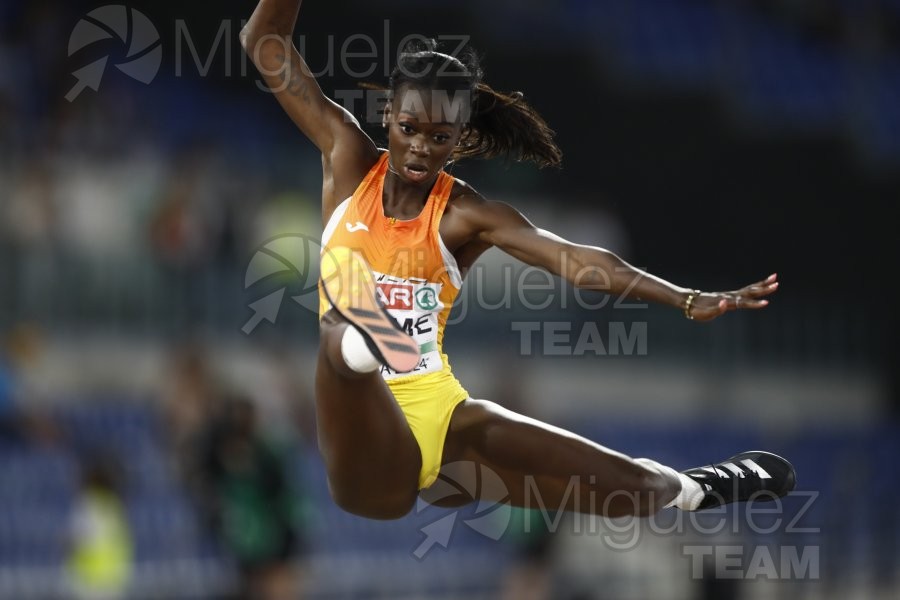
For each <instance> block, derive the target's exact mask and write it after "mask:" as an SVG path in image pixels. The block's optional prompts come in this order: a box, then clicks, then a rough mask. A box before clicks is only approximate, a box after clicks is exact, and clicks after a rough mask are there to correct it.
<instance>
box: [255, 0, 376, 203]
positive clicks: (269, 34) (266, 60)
mask: <svg viewBox="0 0 900 600" xmlns="http://www.w3.org/2000/svg"><path fill="white" fill-rule="evenodd" d="M300 3H301V0H260V2H259V4H258V5H257V7H256V10H254V11H253V14H252V15H251V16H250V20H249V21H248V22H247V24H246V25H245V26H244V28H243V29H242V30H241V35H240V37H241V45H242V46H243V47H244V50H245V51H246V52H247V54H248V55H249V56H250V59H251V60H252V61H253V64H254V65H256V68H257V69H259V72H260V73H261V74H262V76H263V79H264V80H265V82H266V85H268V86H269V88H270V89H271V90H272V91H273V93H274V94H275V97H276V98H277V99H278V102H280V103H281V106H282V107H283V108H284V110H285V112H287V114H288V115H289V116H290V117H291V119H292V120H293V121H294V123H295V124H296V125H297V127H299V128H300V130H301V131H303V133H304V134H306V137H308V138H309V139H310V140H311V141H312V142H313V144H315V145H316V147H317V148H318V149H319V150H320V151H321V152H322V160H323V166H324V168H325V171H326V173H325V174H326V189H325V194H324V196H323V203H324V206H323V209H324V212H325V213H326V219H327V217H328V215H330V214H331V212H332V210H333V209H334V207H335V206H336V202H339V201H340V200H343V199H344V197H346V195H348V190H349V193H352V191H353V189H355V187H356V184H357V183H359V180H360V179H361V178H362V176H364V175H365V172H366V171H367V170H368V167H369V166H371V163H372V162H374V161H375V160H376V159H377V157H378V149H377V147H376V146H375V144H374V142H372V140H371V138H369V136H367V135H366V134H365V132H364V131H363V130H362V129H361V128H360V126H359V122H358V121H357V120H356V118H355V117H354V116H353V115H352V114H351V113H350V112H349V111H347V110H346V109H344V108H343V107H342V106H340V105H339V104H337V103H336V102H333V101H332V100H331V99H329V98H327V97H326V96H325V94H323V93H322V89H321V88H320V87H319V84H318V83H317V82H316V79H315V77H313V75H312V73H311V72H310V70H309V67H308V66H307V65H306V61H304V60H303V57H301V56H300V53H299V52H298V51H297V49H296V47H295V46H294V43H293V42H292V39H291V38H292V37H293V34H294V27H295V25H296V23H297V15H298V13H299V11H300ZM332 169H334V170H335V173H334V174H333V175H334V177H333V178H332V177H331V175H332V173H331V171H332ZM329 185H332V186H333V187H334V188H337V189H331V190H330V189H328V186H329Z"/></svg>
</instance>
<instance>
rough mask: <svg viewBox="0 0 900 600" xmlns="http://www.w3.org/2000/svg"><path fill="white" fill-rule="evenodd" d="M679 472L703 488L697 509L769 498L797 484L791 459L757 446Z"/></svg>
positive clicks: (768, 500) (790, 489)
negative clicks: (726, 458) (718, 461)
mask: <svg viewBox="0 0 900 600" xmlns="http://www.w3.org/2000/svg"><path fill="white" fill-rule="evenodd" d="M682 473H684V474H685V475H687V476H688V477H690V478H691V479H693V480H694V481H696V482H697V483H699V484H700V487H701V488H703V492H704V497H703V500H702V501H701V502H700V506H698V507H697V510H703V509H705V508H715V507H717V506H722V505H723V504H731V503H732V502H746V501H753V502H771V501H773V500H775V499H776V498H781V497H783V496H786V495H787V494H789V493H790V492H791V491H792V490H793V489H794V486H795V485H796V484H797V473H796V472H795V471H794V467H793V466H792V465H791V463H789V462H788V461H786V460H785V459H783V458H781V457H780V456H778V455H775V454H772V453H771V452H762V451H759V450H756V451H751V452H742V453H740V454H735V455H734V456H732V457H731V458H729V459H728V460H726V461H724V462H721V463H717V464H714V465H709V466H706V467H697V468H695V469H688V470H687V471H682Z"/></svg>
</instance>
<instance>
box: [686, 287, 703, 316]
mask: <svg viewBox="0 0 900 600" xmlns="http://www.w3.org/2000/svg"><path fill="white" fill-rule="evenodd" d="M702 293H703V292H701V291H700V290H692V291H691V293H689V294H688V297H687V299H686V300H685V301H684V316H685V317H687V318H688V319H690V320H691V321H693V320H694V315H692V314H691V308H693V306H694V300H695V299H696V298H697V296H699V295H700V294H702Z"/></svg>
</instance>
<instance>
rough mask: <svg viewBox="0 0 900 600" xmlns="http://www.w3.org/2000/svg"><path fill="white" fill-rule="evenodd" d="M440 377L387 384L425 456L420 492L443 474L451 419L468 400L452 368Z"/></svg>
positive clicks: (402, 380) (448, 368) (438, 373)
mask: <svg viewBox="0 0 900 600" xmlns="http://www.w3.org/2000/svg"><path fill="white" fill-rule="evenodd" d="M447 364H448V363H447V359H446V356H445V357H444V365H445V367H444V369H443V370H442V371H439V372H437V373H427V374H425V375H410V376H409V377H399V378H397V379H390V380H388V381H386V382H385V383H387V385H388V388H390V390H391V392H392V393H393V394H394V398H396V399H397V403H398V404H399V405H400V409H401V410H403V414H404V415H406V420H407V421H408V422H409V427H410V429H412V432H413V435H414V436H415V437H416V441H417V442H418V443H419V450H420V451H421V452H422V469H421V470H420V471H419V489H420V490H421V489H424V488H427V487H428V486H430V485H431V484H432V483H434V480H435V479H437V476H438V473H439V472H440V470H441V455H442V454H443V453H444V439H445V438H446V437H447V429H448V428H449V427H450V417H451V416H452V415H453V409H454V408H456V405H457V404H459V403H460V402H462V401H463V400H465V399H466V398H468V397H469V393H468V392H467V391H466V390H465V389H464V388H463V386H462V385H461V384H460V383H459V381H458V380H457V379H456V377H454V376H453V373H451V372H450V367H449V366H446V365H447Z"/></svg>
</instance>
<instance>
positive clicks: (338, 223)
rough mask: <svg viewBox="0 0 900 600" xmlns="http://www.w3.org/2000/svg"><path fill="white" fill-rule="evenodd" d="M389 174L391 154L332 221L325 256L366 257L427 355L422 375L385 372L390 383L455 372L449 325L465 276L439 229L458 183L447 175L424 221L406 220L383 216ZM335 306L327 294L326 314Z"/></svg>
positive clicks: (385, 298) (387, 299)
mask: <svg viewBox="0 0 900 600" xmlns="http://www.w3.org/2000/svg"><path fill="white" fill-rule="evenodd" d="M387 170H388V153H387V152H385V153H383V154H382V155H381V158H379V159H378V162H377V163H375V165H374V166H373V167H372V168H371V169H370V170H369V173H368V174H367V175H366V177H365V179H363V180H362V183H360V184H359V187H357V188H356V191H355V192H354V193H353V195H352V196H351V197H350V198H347V199H346V200H344V201H343V202H342V203H341V204H340V205H339V206H338V207H337V209H335V211H334V214H332V215H331V218H330V219H329V220H328V223H327V224H326V226H325V230H324V231H323V232H322V248H323V252H324V251H325V250H327V249H328V248H335V247H340V246H346V247H348V248H352V249H354V250H356V251H358V252H360V253H361V254H362V255H363V257H364V258H365V259H366V261H367V262H368V263H369V266H370V267H371V268H372V271H373V272H374V274H375V280H376V285H377V293H378V296H379V299H380V300H381V303H382V304H383V305H384V307H385V308H386V309H387V311H388V312H389V313H390V315H391V316H392V317H393V318H394V319H395V320H396V321H397V323H398V324H399V325H400V327H401V328H402V329H404V330H405V331H406V333H408V334H409V335H411V336H412V337H413V339H414V340H415V341H416V343H417V344H419V349H420V350H421V353H422V357H421V360H420V361H419V364H418V366H416V368H415V370H413V371H412V372H410V373H396V372H394V371H392V370H391V369H389V368H387V367H382V370H381V373H382V376H383V377H384V378H385V379H386V380H391V379H396V378H398V377H408V376H416V375H424V374H427V373H435V372H439V371H442V370H445V369H446V370H448V371H449V364H448V363H447V357H446V355H445V354H443V341H444V326H445V325H446V323H447V317H448V316H449V315H450V309H451V308H452V307H453V302H454V300H455V299H456V295H457V294H458V293H459V289H460V287H461V286H462V277H461V276H460V272H459V267H458V266H457V264H456V259H455V258H454V257H453V255H452V254H451V253H450V251H449V250H448V249H447V247H446V246H445V245H444V242H443V240H441V236H440V232H439V231H438V227H439V226H440V222H441V216H442V215H443V214H444V209H445V208H446V207H447V201H448V200H449V198H450V191H451V190H452V189H453V183H454V179H453V177H452V176H450V175H448V174H447V173H445V172H443V171H441V173H440V174H439V175H438V178H437V181H436V182H435V184H434V187H433V188H432V189H431V193H430V194H429V196H428V200H427V201H426V203H425V207H424V208H423V209H422V212H421V213H419V216H417V217H416V218H414V219H409V220H401V219H395V218H393V217H386V216H385V215H384V207H383V203H382V192H383V190H384V177H385V175H386V174H387ZM330 306H331V305H330V304H329V302H328V299H327V298H326V297H325V294H324V292H323V291H322V290H321V289H320V291H319V315H320V316H321V315H323V314H325V312H326V311H327V310H328V309H329V308H330Z"/></svg>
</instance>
